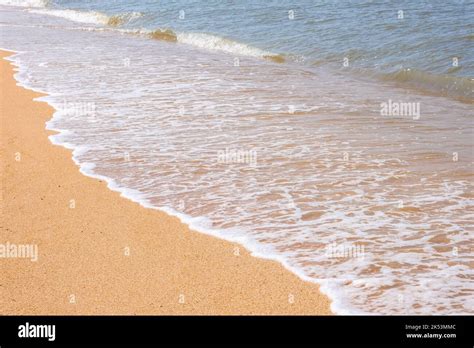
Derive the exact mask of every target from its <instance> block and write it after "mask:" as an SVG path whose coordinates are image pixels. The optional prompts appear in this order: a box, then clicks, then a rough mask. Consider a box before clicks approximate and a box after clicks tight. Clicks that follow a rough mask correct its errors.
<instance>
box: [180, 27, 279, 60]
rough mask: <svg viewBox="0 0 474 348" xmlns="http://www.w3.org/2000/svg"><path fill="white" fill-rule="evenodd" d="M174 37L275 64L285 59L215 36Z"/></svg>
mask: <svg viewBox="0 0 474 348" xmlns="http://www.w3.org/2000/svg"><path fill="white" fill-rule="evenodd" d="M176 37H177V41H178V42H181V43H184V44H188V45H192V46H196V47H200V48H204V49H208V50H212V51H222V52H227V53H232V54H238V55H243V56H251V57H258V58H264V59H268V60H271V61H274V62H277V63H283V62H284V61H285V58H284V57H283V56H282V55H280V54H274V53H272V52H269V51H265V50H262V49H260V48H257V47H253V46H250V45H247V44H244V43H241V42H237V41H234V40H230V39H226V38H223V37H219V36H215V35H210V34H204V33H178V34H177V36H176Z"/></svg>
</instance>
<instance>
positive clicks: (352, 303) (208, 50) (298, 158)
mask: <svg viewBox="0 0 474 348" xmlns="http://www.w3.org/2000/svg"><path fill="white" fill-rule="evenodd" d="M197 3H198V2H196V4H194V3H193V4H194V5H195V6H197ZM232 3H233V2H232ZM87 4H88V5H87V7H81V8H79V3H77V4H72V3H70V4H68V6H70V7H69V8H73V9H75V10H81V11H85V10H86V9H87V10H94V11H101V12H102V15H104V16H105V17H100V14H98V13H95V14H93V17H94V18H97V17H98V18H102V22H97V21H95V22H94V21H91V20H90V16H91V14H90V13H88V14H87V16H86V15H85V14H84V13H83V12H81V15H80V18H81V19H83V18H88V19H87V20H84V19H83V20H80V21H76V22H73V21H70V20H68V19H67V18H64V17H68V18H70V17H71V12H67V11H66V12H55V15H54V16H50V15H45V12H44V11H51V10H53V11H58V8H57V5H55V4H51V3H50V4H49V7H47V8H46V9H45V8H36V9H33V10H32V9H25V8H22V7H20V8H13V7H0V9H1V11H0V25H1V27H0V28H1V29H0V30H1V36H0V46H1V47H3V48H7V49H11V50H16V51H21V52H22V53H21V54H19V55H17V56H15V57H14V58H13V59H14V61H15V62H16V63H17V64H18V65H19V66H20V73H19V74H18V75H17V78H18V79H19V80H20V81H21V82H22V83H23V84H24V85H26V86H29V87H31V88H34V89H37V90H41V91H45V92H47V93H49V95H50V96H49V97H46V98H45V100H47V101H48V102H49V103H50V104H51V105H53V106H54V107H55V108H56V109H57V110H58V111H57V112H56V113H55V115H54V118H53V119H52V121H50V122H49V123H48V128H50V129H56V130H59V131H61V133H60V134H58V135H56V136H53V137H52V138H51V139H52V141H53V142H54V143H57V144H62V145H64V146H67V147H69V148H72V149H74V159H75V161H76V163H78V164H79V165H80V167H81V171H82V172H83V173H85V174H88V175H93V176H99V177H102V178H104V179H106V180H107V181H108V182H109V185H110V187H111V188H112V189H116V190H119V191H122V192H123V194H124V195H125V196H127V197H129V198H131V199H134V200H136V201H139V202H141V203H142V204H144V205H145V206H148V207H155V208H160V209H163V210H165V211H167V212H170V213H172V214H175V215H178V216H180V217H181V218H182V219H183V220H184V221H186V222H188V223H189V224H190V225H191V226H192V227H193V228H196V229H198V230H200V231H203V232H206V233H211V234H214V235H217V236H220V237H222V238H226V239H229V240H234V241H237V242H240V243H242V244H244V245H245V246H246V247H247V248H249V249H250V250H251V251H253V252H254V254H255V255H258V256H261V257H268V258H273V259H277V260H279V261H281V262H282V263H283V264H284V265H285V266H286V267H288V268H289V269H291V270H292V271H293V272H295V273H297V274H298V275H300V276H301V277H303V278H304V279H308V280H312V281H315V282H318V283H320V284H322V285H323V290H324V291H325V292H326V293H328V294H329V295H330V296H331V298H332V299H333V300H334V303H333V310H335V311H336V312H338V313H367V312H368V313H387V314H433V313H446V314H459V313H473V312H472V308H474V301H473V291H474V290H473V279H474V272H473V257H472V252H471V248H472V242H473V238H472V232H473V231H472V218H473V213H472V211H473V205H474V204H473V203H474V200H473V194H472V178H473V176H472V174H473V172H472V162H473V151H472V150H473V147H472V146H473V140H472V139H473V137H472V135H473V134H472V133H473V127H472V125H473V124H472V115H473V113H472V100H470V99H469V95H467V96H466V95H464V96H463V98H461V100H462V101H460V99H459V95H456V96H454V97H453V96H452V97H444V96H442V95H441V94H442V93H433V91H431V90H430V91H428V90H426V89H423V88H422V89H420V90H414V89H412V88H402V87H401V86H400V85H398V84H394V83H393V81H392V80H391V79H387V80H384V79H379V78H377V77H375V75H374V76H367V75H363V74H361V73H360V72H361V70H357V69H355V68H354V69H349V70H344V69H341V68H340V67H339V66H336V65H337V64H336V62H337V61H338V60H339V59H340V57H338V58H337V59H336V58H335V59H334V61H331V59H326V58H324V57H323V56H322V55H324V54H328V57H329V56H330V51H331V50H330V49H327V50H325V47H326V46H325V43H324V40H321V41H317V42H316V41H315V42H314V43H312V42H307V41H304V39H303V37H306V34H305V30H306V29H307V27H305V26H304V25H303V24H301V23H300V24H297V25H298V26H300V27H298V28H299V29H298V30H297V31H296V32H298V33H301V36H298V35H295V36H294V37H295V38H296V39H295V40H296V41H298V39H297V38H300V39H301V40H300V41H299V43H300V44H299V45H296V44H294V43H288V42H287V45H286V44H285V42H286V41H285V40H284V39H283V38H284V37H285V36H282V35H280V34H281V33H279V32H277V33H275V32H272V30H270V29H268V30H263V29H262V27H259V28H260V29H259V30H260V32H261V34H262V35H256V34H255V32H254V33H253V34H252V33H251V31H252V30H257V29H258V28H254V27H253V26H252V23H254V22H252V18H254V17H250V18H248V17H246V16H244V15H242V14H241V15H242V16H243V17H245V18H247V19H246V20H247V21H248V22H245V21H243V22H242V21H238V22H237V20H236V19H235V17H234V15H235V12H236V11H230V10H229V11H228V14H227V16H228V17H227V20H224V19H219V18H220V17H219V16H218V15H217V14H215V15H214V16H213V17H212V18H213V20H212V21H209V20H208V26H206V24H205V20H204V18H202V20H201V21H197V20H196V21H194V22H193V21H190V22H187V21H185V22H184V23H186V24H184V23H181V22H177V21H172V20H171V19H169V23H168V22H166V21H165V20H163V18H167V13H169V17H170V18H171V14H172V13H175V14H176V13H179V10H178V11H176V9H177V8H179V3H175V4H174V5H173V6H177V7H176V8H175V7H171V8H169V9H164V10H163V11H161V10H160V11H158V12H157V13H154V12H153V10H151V11H148V12H147V11H146V8H143V6H144V5H141V7H134V3H133V2H132V3H130V4H129V5H128V6H127V7H124V6H122V4H121V3H120V2H115V7H113V8H112V7H110V8H103V7H102V8H100V7H97V6H96V5H95V4H96V2H89V3H87ZM62 5H63V6H65V5H66V4H65V2H62ZM366 5H367V6H366V7H364V8H367V9H366V10H361V11H362V12H363V13H365V12H364V11H369V12H370V9H371V7H370V6H369V5H368V3H367V4H366ZM189 6H190V5H188V7H186V10H185V11H186V15H185V18H189V17H190V14H189V12H190V10H188V8H193V7H192V6H191V7H189ZM235 6H237V5H235ZM239 6H240V7H242V6H243V5H242V4H241V5H239ZM252 6H253V7H252V8H253V10H254V11H255V12H252V13H253V15H255V16H256V17H255V18H260V19H261V21H262V23H263V24H262V23H261V24H259V25H264V24H265V23H267V22H268V23H270V24H271V23H274V21H277V20H278V18H279V17H278V16H277V14H279V13H281V12H282V11H283V9H282V8H281V7H279V6H278V5H276V4H272V3H270V4H269V5H266V7H263V6H261V5H260V6H258V5H255V4H254V5H252ZM321 6H322V5H321ZM321 6H319V10H318V11H320V12H318V13H324V11H326V12H327V13H333V14H334V16H336V14H340V11H341V10H339V12H338V11H337V9H338V8H340V5H335V4H333V5H330V4H327V7H324V6H322V7H321ZM357 6H362V3H360V4H359V5H357ZM357 6H356V7H357ZM387 6H388V5H387ZM450 6H453V7H455V5H454V4H451V5H449V4H448V5H446V8H447V9H449V8H450ZM460 6H464V7H466V6H470V4H467V2H466V3H463V4H461V5H460ZM55 7H56V8H55ZM313 7H314V8H313ZM313 7H309V10H308V9H307V11H310V12H309V13H311V11H313V10H314V11H315V8H317V6H316V5H314V6H313ZM197 8H198V7H196V9H197ZM199 9H200V11H204V12H205V11H206V9H207V11H219V8H218V7H217V8H216V9H211V8H210V7H209V8H207V7H205V6H204V7H199ZM305 9H306V8H305ZM244 10H245V11H247V10H248V8H247V7H244V8H243V9H242V11H244ZM61 11H64V9H61ZM167 11H168V12H167ZM196 11H197V10H196ZM221 11H223V9H221ZM374 11H377V9H374ZM417 11H421V10H419V9H418V10H417ZM452 11H454V10H452ZM237 12H238V11H237ZM287 12H288V10H285V11H283V14H284V15H286V16H287V15H288V13H287ZM300 12H301V9H299V10H297V11H296V14H298V13H300ZM448 12H449V11H448ZM466 12H467V11H466ZM132 13H139V14H140V15H135V17H136V18H135V19H133V20H130V21H129V22H127V21H124V22H123V23H122V24H120V25H118V26H117V25H115V24H114V25H110V21H109V19H110V18H111V16H112V15H115V16H119V15H120V16H122V17H121V18H124V17H125V18H131V16H132V15H131V14H132ZM150 13H154V15H153V16H152V15H151V14H150ZM191 13H193V12H192V11H191ZM216 13H218V12H216ZM72 14H73V15H74V16H76V17H74V19H76V20H77V13H76V12H74V13H72ZM147 14H148V16H149V17H150V16H151V17H152V18H153V19H147V18H149V17H147ZM259 14H261V15H259ZM263 14H265V16H264V15H263ZM346 15H347V16H349V14H346ZM372 15H373V14H372ZM203 16H204V15H203ZM341 16H342V17H338V16H336V17H337V18H335V19H334V21H339V22H340V23H342V22H345V25H347V26H348V28H347V31H348V32H351V31H350V24H349V23H347V22H346V21H344V20H341V18H345V17H344V16H343V15H341ZM367 16H369V15H368V14H367ZM466 16H467V15H466ZM191 17H192V16H191ZM263 17H265V20H264V19H262V18H263ZM369 17H370V16H369ZM239 18H240V17H239ZM296 18H297V17H296ZM139 20H140V21H142V22H140V24H138V22H136V21H139ZM231 20H234V22H233V24H232V22H229V21H231ZM285 20H286V19H285ZM321 20H322V19H321ZM85 22H87V23H85ZM175 22H176V23H179V24H176V23H175ZM209 22H211V23H209ZM295 22H297V21H296V20H295ZM329 22H331V21H329ZM362 22H363V21H362ZM91 23H92V24H91ZM157 23H163V25H160V27H161V28H171V29H172V30H173V32H174V33H175V34H176V37H177V38H178V40H177V41H178V42H169V41H167V40H153V39H150V37H149V35H146V34H148V33H150V32H153V30H155V29H156V27H157V25H156V24H157ZM219 23H222V25H221V26H219ZM224 23H225V25H224ZM236 23H239V24H240V25H239V26H238V29H235V30H234V31H232V30H231V29H232V25H234V27H236ZM259 23H260V22H259ZM292 23H294V22H292ZM469 23H472V20H471V22H469V21H468V22H467V25H468V26H469V25H471V26H472V24H469ZM270 24H268V26H269V28H271V25H270ZM173 25H175V26H173ZM274 25H275V26H277V25H276V23H274ZM328 25H329V24H328ZM332 25H333V26H335V24H332ZM361 25H362V27H359V26H357V28H356V26H355V24H354V23H353V24H352V27H353V28H356V29H354V30H356V31H358V30H361V31H362V30H368V29H367V28H366V29H364V25H369V24H368V23H365V22H364V23H362V24H361ZM370 25H374V24H373V23H372V24H370ZM446 25H447V24H446ZM464 25H466V22H465V23H464ZM453 26H455V25H453ZM132 27H133V28H140V31H138V29H133V30H132V29H131V28H132ZM277 27H278V26H277ZM246 28H248V30H249V31H246ZM145 29H146V30H148V31H146V30H145ZM152 29H153V30H152ZM218 29H219V30H222V31H218ZM458 29H459V28H458ZM190 30H200V31H206V33H207V34H206V35H209V34H212V35H216V33H219V34H223V35H224V36H226V37H231V38H234V36H235V38H237V37H238V38H239V41H238V43H236V44H234V42H232V44H229V43H228V42H227V43H226V44H225V45H223V44H222V42H220V44H218V45H217V46H218V47H216V45H214V46H209V40H208V41H206V42H207V43H206V45H207V46H206V45H204V44H200V43H198V44H196V43H195V42H191V43H190V42H188V43H187V44H186V42H184V40H181V41H180V40H179V37H180V36H181V37H183V36H184V37H185V36H186V35H188V39H189V37H192V36H190V35H191V34H189V33H190V32H191V31H190ZM226 30H227V31H226ZM279 30H281V31H284V28H279ZM333 30H336V29H334V28H333ZM241 31H243V32H245V33H246V34H247V36H245V35H240V32H241ZM454 31H456V29H453V32H454ZM366 32H367V31H366ZM227 34H229V35H227ZM231 34H232V35H231ZM272 35H273V36H272ZM334 35H335V36H334V37H333V40H334V42H340V43H345V44H346V45H349V43H348V42H350V43H351V44H353V45H356V46H360V47H361V49H362V48H363V49H364V50H366V51H367V52H369V51H370V52H372V51H371V50H372V49H373V47H371V45H377V42H378V43H379V45H380V42H381V39H380V38H379V37H378V36H377V35H382V34H380V33H378V34H377V35H375V37H374V38H372V39H371V40H363V38H362V37H360V38H359V40H361V42H362V41H371V42H367V43H366V46H364V45H362V44H361V45H358V41H357V40H358V39H357V38H358V37H359V36H357V35H356V34H355V33H354V36H353V37H351V39H350V40H343V37H344V34H341V33H340V32H338V33H337V35H339V36H337V35H336V32H334ZM341 35H342V36H341ZM360 35H362V32H361V34H360ZM419 35H421V36H423V35H427V33H425V32H423V33H420V34H419ZM328 36H329V37H331V36H330V35H329V34H328ZM362 36H363V35H362ZM414 36H415V37H417V36H416V35H414ZM431 36H433V35H431ZM200 37H201V38H202V36H200ZM272 37H273V38H276V37H279V39H278V40H276V39H274V40H273V41H272ZM287 37H288V38H289V37H291V35H290V34H287ZM194 38H195V36H194ZM410 38H411V36H410ZM193 40H194V39H193ZM213 40H215V39H213ZM314 40H316V38H314ZM420 40H423V39H422V38H421V39H420ZM172 41H173V40H172ZM211 41H212V40H211ZM290 41H291V40H290ZM316 44H318V45H316ZM327 44H328V43H327ZM239 45H240V46H239ZM285 45H286V46H285ZM292 45H293V46H292ZM328 45H329V44H328ZM310 46H316V47H317V48H318V49H317V50H316V49H314V50H311V48H310ZM382 46H384V45H382ZM223 47H224V48H225V49H222V48H223ZM298 47H300V48H301V51H298V50H297V48H298ZM453 47H454V46H453ZM462 48H463V49H464V50H465V51H463V54H462V56H463V57H466V58H463V62H465V61H466V60H465V59H467V55H465V53H469V50H470V49H472V47H467V46H466V47H464V46H463V47H462ZM239 49H242V50H243V51H241V52H240V53H238V50H239ZM431 49H432V50H433V51H432V52H433V54H435V53H436V52H438V58H439V57H440V56H442V55H441V54H440V53H439V47H438V48H434V47H433V48H431ZM313 51H314V52H316V51H318V53H312V52H313ZM319 51H321V52H322V51H324V52H326V53H321V52H319ZM249 52H250V53H249ZM288 52H292V53H291V54H293V55H304V56H305V57H311V59H316V60H317V59H318V58H320V57H323V58H324V59H326V61H325V63H324V64H317V65H315V64H307V61H308V60H307V59H305V60H304V61H299V60H296V61H294V60H291V59H286V62H285V63H277V62H274V61H272V60H268V59H265V57H266V56H269V55H272V54H274V55H277V54H284V56H285V57H286V58H288V57H289V56H290V54H289V53H288ZM328 52H329V53H328ZM344 52H345V51H344V49H341V54H342V55H341V57H343V56H344ZM320 54H321V56H320ZM413 54H415V53H413ZM400 56H402V54H401V53H400V55H399V57H398V58H397V57H394V56H393V54H390V53H388V54H387V56H386V57H385V56H384V57H385V58H384V60H383V61H384V62H385V63H384V64H386V65H387V67H386V68H384V67H383V64H380V65H379V66H377V67H375V68H373V67H372V68H370V69H371V71H373V74H377V73H387V74H388V73H391V72H392V71H391V70H390V68H389V67H392V66H393V65H394V64H395V63H394V62H396V61H397V62H402V61H403V59H402V60H400ZM364 57H367V59H365V60H364V59H361V60H360V62H359V63H360V66H359V67H360V68H363V69H369V68H368V66H369V65H371V64H372V63H373V61H372V63H371V62H370V54H369V55H366V56H364ZM471 57H472V56H471ZM262 58H263V59H262ZM433 62H434V60H433V61H431V62H430V60H429V59H425V60H424V61H423V62H419V64H420V65H419V66H416V68H419V69H421V70H422V71H424V72H425V73H427V74H428V73H429V74H437V73H438V71H437V69H436V67H435V65H434V63H433ZM364 64H365V65H364ZM397 64H398V63H397ZM400 64H403V63H400ZM463 64H464V63H463ZM395 65H396V64H395ZM448 69H449V68H448ZM470 69H471V70H470ZM440 71H441V70H440ZM442 72H443V73H444V72H445V71H442ZM451 74H452V75H453V76H456V77H459V78H465V79H469V76H472V64H471V66H469V65H468V66H467V67H466V65H463V67H462V69H458V70H456V71H453V72H452V73H451ZM438 92H439V91H438ZM446 95H448V94H446ZM397 108H401V109H402V110H403V112H402V113H400V112H398V113H397V112H396V110H397ZM398 111H400V110H398Z"/></svg>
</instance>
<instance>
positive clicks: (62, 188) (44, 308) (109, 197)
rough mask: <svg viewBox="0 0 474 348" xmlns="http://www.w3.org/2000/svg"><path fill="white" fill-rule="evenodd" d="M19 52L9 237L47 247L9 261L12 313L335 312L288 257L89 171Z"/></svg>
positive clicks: (9, 84)
mask: <svg viewBox="0 0 474 348" xmlns="http://www.w3.org/2000/svg"><path fill="white" fill-rule="evenodd" d="M12 54H13V53H12V52H7V51H3V50H0V56H1V58H2V59H1V70H2V81H1V83H2V87H1V88H2V95H1V102H0V108H1V110H2V113H1V114H2V139H3V141H2V150H1V152H2V168H1V170H2V190H1V193H2V203H1V204H2V211H3V214H2V215H3V217H2V218H3V219H4V221H3V222H2V226H4V227H2V240H0V243H7V242H9V243H12V244H14V243H16V244H32V245H37V247H38V261H37V262H31V261H30V260H25V259H22V258H11V259H0V262H1V263H2V273H4V274H5V277H3V280H2V281H0V282H1V283H0V289H2V293H5V296H1V297H0V308H2V310H1V313H0V314H9V315H12V314H172V315H173V314H231V315H232V314H271V315H273V314H324V315H329V314H332V313H331V311H330V301H329V299H328V298H327V297H326V296H325V295H323V294H321V292H320V291H319V286H318V285H317V284H315V283H311V282H307V281H303V280H301V279H300V278H299V277H298V276H297V275H295V274H293V273H291V272H290V271H289V270H287V269H286V268H285V267H284V266H283V265H281V264H280V263H278V262H277V261H272V260H265V259H262V258H257V257H254V256H251V255H250V253H249V252H248V251H247V250H246V249H245V248H244V247H243V246H241V245H239V244H237V243H232V242H228V241H224V240H222V239H218V238H216V237H214V236H210V235H207V234H203V233H200V232H196V231H193V230H190V229H189V228H188V226H187V225H185V224H183V223H181V222H180V221H179V219H178V218H177V217H173V216H170V215H168V214H166V213H164V212H161V211H158V210H155V209H147V208H144V207H142V206H141V205H139V204H138V203H135V202H132V201H130V200H128V199H124V198H123V197H121V196H120V193H118V192H116V191H112V190H110V189H109V188H107V184H106V183H105V182H104V180H101V179H94V178H91V177H88V176H85V175H83V174H81V173H80V172H79V170H78V168H77V166H76V165H74V163H73V161H72V160H71V150H69V149H66V148H64V147H61V146H54V145H53V144H52V143H51V142H50V140H49V139H48V136H49V135H52V134H56V132H53V131H48V130H46V129H45V122H46V121H48V120H49V119H50V118H51V117H52V113H53V111H54V110H53V108H52V107H51V106H50V105H48V104H47V103H45V102H42V101H33V99H34V98H38V97H41V96H44V94H42V93H38V92H34V91H31V90H29V89H25V88H23V87H19V86H17V81H16V80H15V79H14V77H13V74H14V71H13V65H12V64H11V63H10V62H8V61H6V60H5V59H4V58H5V57H7V56H9V55H12ZM12 119H13V121H12ZM3 236H4V237H3ZM3 270H4V271H3Z"/></svg>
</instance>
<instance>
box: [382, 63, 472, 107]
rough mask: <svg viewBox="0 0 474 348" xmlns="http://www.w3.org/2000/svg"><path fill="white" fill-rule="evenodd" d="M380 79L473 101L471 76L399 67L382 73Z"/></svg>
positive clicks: (465, 100)
mask: <svg viewBox="0 0 474 348" xmlns="http://www.w3.org/2000/svg"><path fill="white" fill-rule="evenodd" d="M449 72H453V71H449ZM382 79H383V80H387V81H394V82H396V83H402V84H404V85H407V86H410V87H414V88H417V89H420V90H425V91H429V92H435V93H437V94H441V95H442V96H446V97H451V98H456V99H459V100H461V101H464V102H470V103H472V102H474V79H472V78H467V77H459V76H450V75H446V74H441V75H437V74H431V73H427V72H424V71H420V70H416V69H401V70H398V71H396V72H393V73H389V74H384V75H382Z"/></svg>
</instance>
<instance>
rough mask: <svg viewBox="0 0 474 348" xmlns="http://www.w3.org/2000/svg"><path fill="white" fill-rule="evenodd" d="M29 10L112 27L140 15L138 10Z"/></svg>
mask: <svg viewBox="0 0 474 348" xmlns="http://www.w3.org/2000/svg"><path fill="white" fill-rule="evenodd" d="M29 12H31V13H37V14H44V15H49V16H54V17H60V18H64V19H68V20H70V21H73V22H78V23H84V24H94V25H104V26H112V27H117V26H120V25H123V24H126V23H128V22H130V21H132V20H135V19H137V18H139V17H141V16H142V14H141V13H140V12H131V13H123V14H120V15H115V16H107V15H106V14H104V13H101V12H96V11H76V10H51V9H39V10H36V9H34V10H30V11H29Z"/></svg>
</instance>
